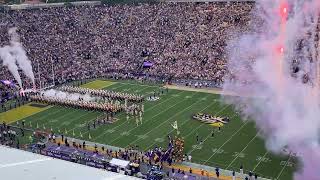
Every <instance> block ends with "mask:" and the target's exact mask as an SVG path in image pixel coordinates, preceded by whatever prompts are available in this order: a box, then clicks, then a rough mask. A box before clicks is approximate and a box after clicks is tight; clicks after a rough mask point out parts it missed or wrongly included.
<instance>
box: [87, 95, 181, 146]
mask: <svg viewBox="0 0 320 180" xmlns="http://www.w3.org/2000/svg"><path fill="white" fill-rule="evenodd" d="M183 92H184V91H181V92H179V93H178V94H180V93H183ZM172 98H174V97H170V98H168V99H166V100H164V101H162V102H160V103H158V104H156V105H154V106H152V107H151V108H150V109H147V110H146V111H145V113H146V112H148V111H150V110H152V109H154V108H155V107H157V106H159V105H160V104H162V103H164V102H167V101H168V100H170V99H172ZM183 101H184V100H183ZM180 102H181V101H179V102H178V103H176V104H174V105H173V106H170V108H172V107H174V106H175V105H177V104H179V103H180ZM170 108H167V109H165V110H164V111H167V110H168V109H170ZM164 111H161V112H160V113H158V114H156V115H154V116H152V117H151V118H150V119H153V118H154V117H156V116H158V115H159V114H161V113H162V112H164ZM150 119H147V120H146V121H145V122H148V121H150ZM129 121H130V119H129ZM125 122H127V120H126V121H125ZM125 122H123V123H121V124H119V125H117V126H116V127H113V128H111V129H116V128H118V127H120V126H121V125H123V124H125ZM135 128H137V127H135ZM135 128H133V129H135ZM133 129H131V130H133ZM131 130H129V132H130V131H131ZM106 133H107V131H106V132H104V133H102V134H100V135H99V136H97V137H95V138H93V139H94V140H96V139H99V138H100V137H101V136H104V135H105V134H106ZM119 138H120V136H119V137H118V138H116V139H119ZM116 139H115V140H116ZM115 140H113V141H112V142H114V141H115Z"/></svg>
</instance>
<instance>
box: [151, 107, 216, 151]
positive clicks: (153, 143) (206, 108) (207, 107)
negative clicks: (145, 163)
mask: <svg viewBox="0 0 320 180" xmlns="http://www.w3.org/2000/svg"><path fill="white" fill-rule="evenodd" d="M214 103H216V102H214V101H213V102H212V103H210V104H209V105H208V106H206V107H205V108H203V109H202V110H201V111H203V110H205V109H207V108H208V107H210V106H211V105H213V104H214ZM201 111H200V112H201ZM187 122H188V121H184V122H183V123H182V124H181V126H183V125H184V124H185V123H187ZM172 131H174V130H173V129H172V130H170V132H169V133H168V134H170V133H172ZM165 136H166V135H165ZM165 136H162V137H160V138H164V137H165ZM156 143H157V142H154V143H153V144H151V145H150V146H148V147H147V148H146V149H145V150H148V149H149V148H150V147H152V146H153V145H155V144H156Z"/></svg>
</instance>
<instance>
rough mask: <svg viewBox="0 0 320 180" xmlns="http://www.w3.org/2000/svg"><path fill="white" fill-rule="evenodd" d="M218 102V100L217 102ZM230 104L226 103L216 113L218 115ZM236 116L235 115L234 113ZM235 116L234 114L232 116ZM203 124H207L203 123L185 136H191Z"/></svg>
mask: <svg viewBox="0 0 320 180" xmlns="http://www.w3.org/2000/svg"><path fill="white" fill-rule="evenodd" d="M215 103H216V102H215ZM229 106H230V105H225V106H224V107H223V108H222V109H220V110H219V111H218V112H216V113H215V115H218V114H219V113H221V112H223V111H224V110H225V109H226V108H227V107H229ZM234 116H235V115H234ZM232 117H233V116H232ZM203 125H205V123H201V125H200V126H198V127H197V128H196V129H193V130H192V131H191V132H190V133H189V134H187V135H186V136H184V138H185V137H188V136H190V135H191V134H192V133H193V132H194V131H196V130H198V129H199V128H200V127H202V126H203Z"/></svg>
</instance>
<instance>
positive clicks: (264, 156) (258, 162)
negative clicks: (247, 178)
mask: <svg viewBox="0 0 320 180" xmlns="http://www.w3.org/2000/svg"><path fill="white" fill-rule="evenodd" d="M267 154H268V151H267V152H266V153H264V155H263V157H262V158H261V159H260V161H259V162H258V164H256V165H255V166H254V168H253V170H252V171H253V172H254V170H256V168H257V167H258V166H259V165H260V163H261V162H262V161H263V159H264V158H265V157H266V155H267Z"/></svg>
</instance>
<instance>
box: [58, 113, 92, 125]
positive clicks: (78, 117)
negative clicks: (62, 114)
mask: <svg viewBox="0 0 320 180" xmlns="http://www.w3.org/2000/svg"><path fill="white" fill-rule="evenodd" d="M92 112H93V111H88V112H86V113H85V114H82V115H81V116H77V118H76V119H73V120H72V121H69V122H70V124H71V123H72V122H73V121H76V120H79V119H80V118H81V117H83V116H87V115H88V114H91V113H92ZM62 126H63V123H61V125H60V126H57V128H60V127H62Z"/></svg>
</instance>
